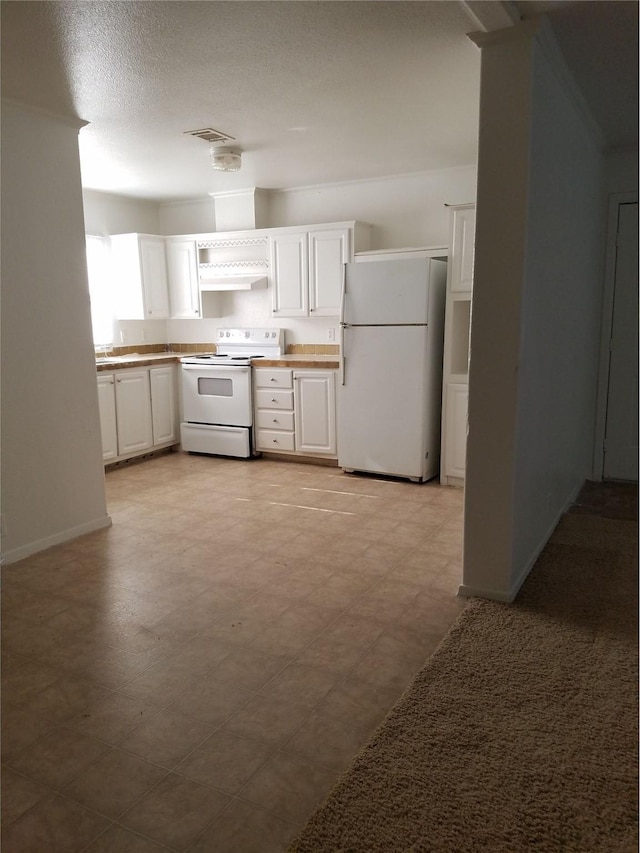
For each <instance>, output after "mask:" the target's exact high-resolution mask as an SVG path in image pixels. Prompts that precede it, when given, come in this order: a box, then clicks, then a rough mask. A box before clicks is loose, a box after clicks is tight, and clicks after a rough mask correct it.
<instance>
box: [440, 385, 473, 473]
mask: <svg viewBox="0 0 640 853" xmlns="http://www.w3.org/2000/svg"><path fill="white" fill-rule="evenodd" d="M468 399H469V386H468V385H467V384H463V383H460V384H457V383H456V384H454V383H449V384H448V385H446V386H445V389H444V417H445V422H446V424H447V431H446V434H445V435H444V436H443V439H442V450H443V458H442V466H441V472H440V482H441V483H442V484H443V485H462V483H463V481H464V474H465V466H466V455H467V403H468Z"/></svg>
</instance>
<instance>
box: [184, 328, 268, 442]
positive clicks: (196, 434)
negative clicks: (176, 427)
mask: <svg viewBox="0 0 640 853" xmlns="http://www.w3.org/2000/svg"><path fill="white" fill-rule="evenodd" d="M215 343H216V351H215V352H214V353H202V354H198V355H190V356H185V358H181V359H180V362H181V364H182V371H181V376H182V410H183V422H182V423H181V425H180V436H181V443H182V449H183V450H186V451H189V452H191V453H209V454H212V455H215V456H238V457H244V458H246V457H248V456H251V454H252V448H253V394H252V381H251V362H252V361H253V360H254V359H260V358H280V357H281V356H282V354H283V352H284V329H219V330H218V335H217V338H216V342H215Z"/></svg>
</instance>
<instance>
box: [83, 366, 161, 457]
mask: <svg viewBox="0 0 640 853" xmlns="http://www.w3.org/2000/svg"><path fill="white" fill-rule="evenodd" d="M98 401H99V407H100V426H101V430H102V448H103V459H104V461H105V462H112V461H117V460H120V459H126V458H128V457H131V456H137V455H139V454H140V453H144V452H146V451H148V450H151V449H154V448H156V447H166V446H170V445H172V444H176V443H177V440H178V439H177V432H176V430H177V426H176V423H177V418H176V410H177V409H176V392H175V373H174V368H173V367H172V366H171V367H162V368H160V367H158V368H151V369H149V368H142V369H139V370H136V369H133V370H118V371H114V372H113V373H106V374H104V373H103V374H100V375H99V376H98Z"/></svg>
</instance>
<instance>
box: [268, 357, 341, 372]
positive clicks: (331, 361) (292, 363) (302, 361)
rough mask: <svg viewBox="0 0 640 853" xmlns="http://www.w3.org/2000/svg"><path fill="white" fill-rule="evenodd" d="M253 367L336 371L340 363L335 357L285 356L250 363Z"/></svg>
mask: <svg viewBox="0 0 640 853" xmlns="http://www.w3.org/2000/svg"><path fill="white" fill-rule="evenodd" d="M252 364H253V366H254V367H300V368H310V369H312V370H313V369H319V370H337V369H338V368H339V367H340V361H339V359H338V356H337V355H307V354H305V353H302V354H300V355H298V354H296V355H294V354H287V355H283V356H282V358H260V359H256V360H255V361H254V362H252Z"/></svg>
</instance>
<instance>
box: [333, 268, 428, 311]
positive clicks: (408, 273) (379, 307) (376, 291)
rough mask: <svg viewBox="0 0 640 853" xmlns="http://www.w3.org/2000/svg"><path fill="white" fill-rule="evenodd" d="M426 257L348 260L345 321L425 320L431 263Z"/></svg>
mask: <svg viewBox="0 0 640 853" xmlns="http://www.w3.org/2000/svg"><path fill="white" fill-rule="evenodd" d="M430 263H431V262H430V261H429V260H427V259H423V258H403V259H402V260H394V261H379V262H378V263H375V264H361V263H358V264H355V263H353V264H347V265H346V279H345V294H344V322H345V323H348V324H355V325H370V324H372V325H375V324H386V325H400V324H403V323H407V324H408V323H426V322H427V321H428V319H429V272H430V269H429V265H430Z"/></svg>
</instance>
